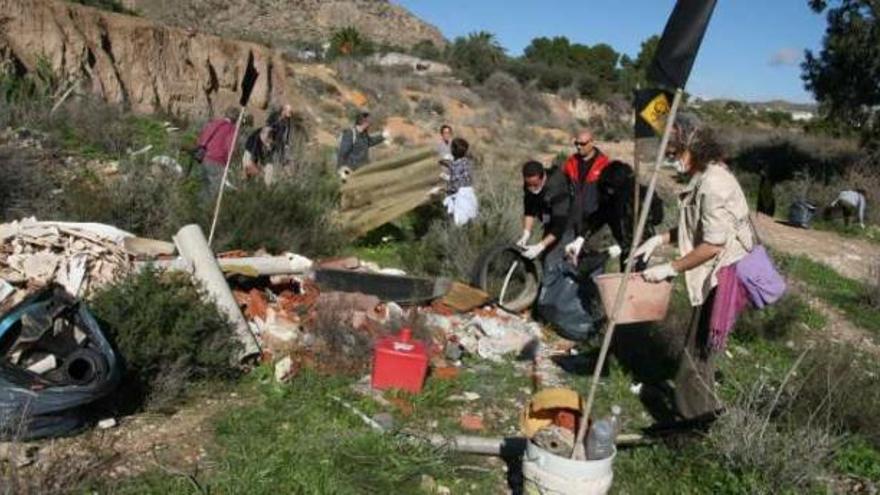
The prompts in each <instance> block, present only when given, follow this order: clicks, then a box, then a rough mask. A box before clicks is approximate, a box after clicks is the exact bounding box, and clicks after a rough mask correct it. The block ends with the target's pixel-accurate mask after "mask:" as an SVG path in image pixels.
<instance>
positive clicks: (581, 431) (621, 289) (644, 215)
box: [571, 88, 684, 460]
mask: <svg viewBox="0 0 880 495" xmlns="http://www.w3.org/2000/svg"><path fill="white" fill-rule="evenodd" d="M683 93H684V91H683V90H682V89H681V88H679V89H677V90H676V91H675V97H674V98H673V100H672V108H671V109H670V111H669V116H668V117H667V118H666V128H665V130H664V131H663V139H661V140H660V147H659V148H658V149H657V158H656V160H655V161H654V169H653V171H652V172H651V181H650V182H649V183H648V190H647V193H646V194H645V204H646V205H647V204H651V200H652V199H653V198H654V191H655V189H656V187H657V175H658V173H659V171H660V164H661V163H662V162H663V157H664V156H665V154H666V147H667V146H668V145H669V138H670V135H671V134H672V126H673V124H674V123H675V116H676V114H677V113H678V106H679V104H680V103H681V98H682V94H683ZM649 211H650V208H642V212H641V216H640V218H639V223H638V226H637V227H636V233H635V237H634V238H633V244H632V249H630V250H629V256H627V260H626V268H625V270H624V272H623V278H622V279H621V282H620V286H618V288H617V295H616V297H615V299H614V306H613V307H612V310H611V314H610V315H609V317H608V323H607V324H606V326H605V338H604V340H603V341H602V349H601V350H600V351H599V359H598V360H597V361H596V367H595V368H594V369H593V379H592V382H591V383H590V393H589V394H588V395H587V403H586V405H585V406H584V410H583V414H582V416H581V423H580V426H579V428H578V433H577V439H576V440H575V443H574V449H573V450H572V452H571V458H572V459H577V460H583V459H586V452H585V450H584V438H585V437H586V434H587V428H588V427H589V425H590V413H591V412H592V409H593V400H594V399H595V397H596V389H597V388H598V386H599V377H600V375H601V373H602V368H604V367H605V359H606V358H607V357H608V349H609V348H610V347H611V340H612V338H613V336H614V330H615V328H616V327H617V316H618V314H619V313H620V309H621V308H622V307H623V300H624V294H626V287H627V284H628V282H629V278H630V275H631V274H632V271H633V267H634V265H635V263H633V260H634V258H635V256H634V254H635V252H636V249H635V248H636V247H637V246H638V245H639V244H641V242H642V236H643V235H644V233H645V224H646V223H647V222H648V212H649Z"/></svg>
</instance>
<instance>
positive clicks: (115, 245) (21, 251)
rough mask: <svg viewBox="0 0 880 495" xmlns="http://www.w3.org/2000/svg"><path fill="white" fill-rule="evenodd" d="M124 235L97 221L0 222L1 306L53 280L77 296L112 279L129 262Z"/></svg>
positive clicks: (129, 256)
mask: <svg viewBox="0 0 880 495" xmlns="http://www.w3.org/2000/svg"><path fill="white" fill-rule="evenodd" d="M128 237H133V236H132V234H129V233H128V232H125V231H122V230H119V229H117V228H115V227H111V226H109V225H103V224H98V223H73V222H41V221H38V220H36V219H35V218H26V219H23V220H19V221H14V222H10V223H4V224H0V310H2V311H6V310H8V309H9V308H11V307H12V306H14V305H15V304H18V303H19V302H21V301H22V300H23V299H24V298H25V297H27V296H28V295H29V294H30V293H32V292H33V291H35V290H38V289H40V288H42V287H45V286H46V285H48V284H50V283H53V282H54V283H57V284H59V285H61V286H62V287H64V288H65V289H67V291H68V292H69V293H70V294H72V295H74V296H81V295H85V294H87V293H89V291H91V290H93V289H95V288H96V287H98V286H100V285H101V284H104V283H107V282H110V281H112V280H113V279H114V277H115V276H116V273H117V272H118V271H119V270H120V269H127V268H128V267H130V266H131V261H132V257H131V255H130V254H129V253H128V252H127V251H126V249H125V243H124V241H125V239H126V238H128Z"/></svg>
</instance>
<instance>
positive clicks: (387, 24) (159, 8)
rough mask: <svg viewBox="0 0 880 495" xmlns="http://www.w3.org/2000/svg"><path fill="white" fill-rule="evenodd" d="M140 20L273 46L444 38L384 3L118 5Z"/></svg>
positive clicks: (195, 0) (301, 0) (180, 0)
mask: <svg viewBox="0 0 880 495" xmlns="http://www.w3.org/2000/svg"><path fill="white" fill-rule="evenodd" d="M122 3H123V4H124V5H125V6H126V7H128V8H130V9H132V10H135V11H137V12H140V13H141V14H143V15H144V16H146V17H149V18H151V19H155V20H157V21H161V22H163V23H165V24H169V25H174V26H180V27H194V28H198V29H200V30H203V31H207V32H212V33H214V34H219V35H221V36H228V37H234V38H244V39H256V40H261V41H267V42H271V43H272V44H273V45H274V46H278V47H282V46H285V45H294V46H295V45H296V44H297V43H301V42H304V41H310V42H317V43H323V42H325V41H327V40H328V39H329V38H330V36H331V34H332V33H333V31H335V30H337V29H339V28H344V27H349V26H354V27H356V28H357V29H358V31H360V32H361V33H362V34H363V35H364V36H366V37H367V38H369V39H370V40H373V41H375V42H378V43H385V44H389V45H394V46H402V47H410V46H412V45H415V44H416V43H418V42H420V41H423V40H428V41H431V42H432V43H434V45H436V46H437V47H438V48H442V47H444V46H446V39H445V38H444V37H443V35H442V34H441V33H440V30H438V29H437V28H436V27H434V26H432V25H431V24H428V23H426V22H424V21H422V20H421V19H419V18H418V17H416V16H414V15H413V14H411V13H410V12H409V11H407V10H406V9H404V8H403V7H400V6H399V5H394V4H392V3H391V2H389V1H388V0H222V1H217V0H122Z"/></svg>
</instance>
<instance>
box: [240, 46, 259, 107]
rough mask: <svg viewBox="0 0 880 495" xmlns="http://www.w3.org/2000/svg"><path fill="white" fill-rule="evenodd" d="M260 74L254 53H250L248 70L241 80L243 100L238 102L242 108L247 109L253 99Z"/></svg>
mask: <svg viewBox="0 0 880 495" xmlns="http://www.w3.org/2000/svg"><path fill="white" fill-rule="evenodd" d="M259 76H260V73H259V72H257V68H256V66H254V52H249V53H248V61H247V68H246V69H245V70H244V77H242V78H241V99H240V100H238V102H239V103H240V104H241V106H243V107H246V106H247V104H248V100H250V99H251V93H252V92H253V91H254V85H255V84H256V83H257V78H258V77H259Z"/></svg>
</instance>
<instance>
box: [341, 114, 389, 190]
mask: <svg viewBox="0 0 880 495" xmlns="http://www.w3.org/2000/svg"><path fill="white" fill-rule="evenodd" d="M387 139H388V131H382V134H381V135H372V136H371V135H370V114H369V113H367V112H362V113H360V114H358V116H357V118H356V119H355V121H354V127H352V128H351V129H346V130H344V131H342V135H341V136H340V137H339V151H338V153H337V155H336V167H337V170H338V171H339V174H340V176H341V177H342V178H343V179H345V178H347V177H348V175H349V174H350V173H351V172H354V171H355V170H357V169H358V168H360V167H362V166H364V165H366V164H367V163H369V162H370V148H372V147H373V146H376V145H378V144H382V143H383V142H385V141H386V140H387Z"/></svg>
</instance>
